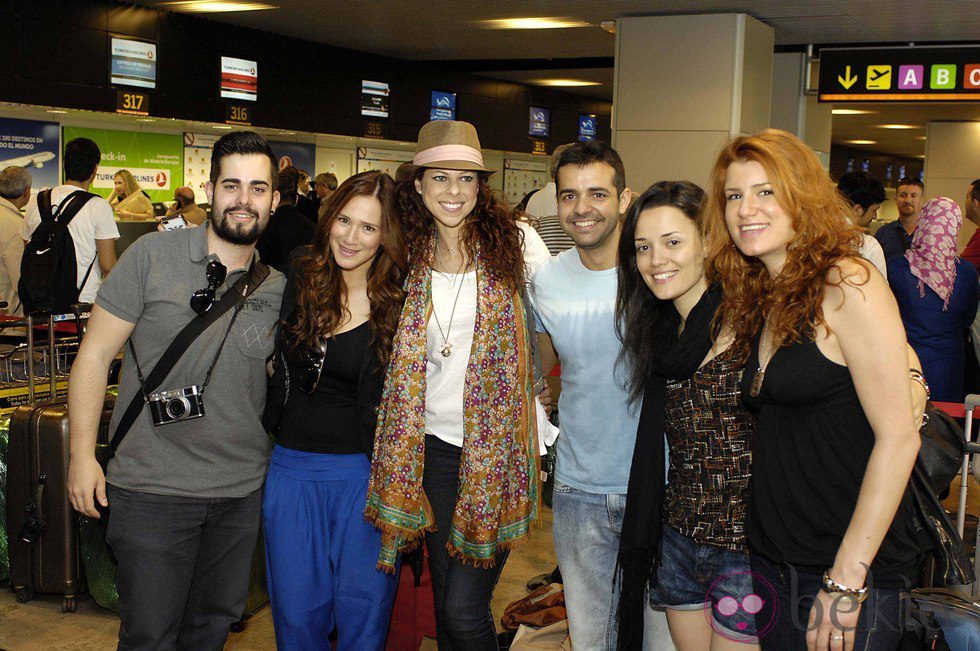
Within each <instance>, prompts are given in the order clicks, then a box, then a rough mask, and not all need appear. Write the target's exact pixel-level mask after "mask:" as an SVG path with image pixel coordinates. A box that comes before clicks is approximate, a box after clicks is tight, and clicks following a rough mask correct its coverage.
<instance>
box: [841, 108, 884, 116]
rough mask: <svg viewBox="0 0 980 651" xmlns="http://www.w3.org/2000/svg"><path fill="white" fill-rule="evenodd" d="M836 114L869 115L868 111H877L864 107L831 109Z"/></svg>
mask: <svg viewBox="0 0 980 651" xmlns="http://www.w3.org/2000/svg"><path fill="white" fill-rule="evenodd" d="M831 113H833V114H834V115H867V114H868V113H876V111H865V110H863V109H834V110H832V111H831Z"/></svg>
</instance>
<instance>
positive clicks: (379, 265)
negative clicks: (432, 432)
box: [291, 170, 408, 363]
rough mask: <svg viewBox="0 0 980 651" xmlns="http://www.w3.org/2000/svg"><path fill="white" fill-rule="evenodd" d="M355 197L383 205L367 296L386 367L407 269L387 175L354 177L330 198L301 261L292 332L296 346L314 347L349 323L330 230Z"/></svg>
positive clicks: (376, 342) (374, 342) (375, 339)
mask: <svg viewBox="0 0 980 651" xmlns="http://www.w3.org/2000/svg"><path fill="white" fill-rule="evenodd" d="M354 197H374V198H376V199H377V200H378V202H379V203H380V204H381V247H380V248H379V249H378V252H377V254H376V255H375V257H374V260H373V261H372V262H371V267H370V269H368V285H367V295H368V300H369V301H370V303H371V317H370V322H371V332H372V335H373V340H372V345H373V346H374V348H375V350H376V352H377V354H378V358H379V359H380V360H381V361H382V362H383V363H384V362H387V361H388V356H389V354H390V353H391V342H392V340H393V339H394V336H395V330H396V329H397V327H398V317H399V315H400V313H401V308H402V303H403V302H404V300H405V292H404V290H403V289H402V283H403V282H404V280H405V274H406V272H407V269H408V264H407V262H406V255H405V243H404V237H403V234H402V228H401V224H400V223H399V221H398V216H397V212H396V211H395V182H394V181H393V180H392V178H391V177H390V176H388V175H387V174H385V173H384V172H379V171H377V170H372V171H369V172H361V173H360V174H355V175H354V176H352V177H350V178H349V179H347V180H346V181H344V182H343V183H342V184H341V185H340V187H339V188H337V190H336V191H335V192H334V193H333V194H331V195H330V197H329V198H328V199H327V208H326V212H325V214H324V215H323V218H322V219H321V220H320V224H319V225H318V226H317V229H316V236H315V237H314V239H313V245H312V246H311V247H310V252H309V253H308V254H306V255H303V256H302V257H300V258H299V259H298V260H297V261H296V269H297V272H298V290H297V306H296V311H297V317H298V318H297V320H296V323H295V324H293V326H292V329H291V332H292V334H293V335H294V336H295V338H296V344H297V345H300V344H305V345H307V346H315V345H316V342H317V341H318V339H319V338H321V337H329V336H330V335H331V334H332V333H333V332H334V331H335V330H336V329H337V328H338V327H339V326H340V325H341V324H342V323H343V322H344V321H346V320H347V319H349V318H350V310H349V308H348V307H347V301H346V297H347V285H346V283H345V282H344V276H343V272H342V270H341V269H340V267H339V266H337V262H336V261H335V260H334V257H333V252H332V251H331V250H330V229H331V228H332V227H333V225H334V222H335V221H337V217H338V216H339V215H340V213H341V211H342V210H343V209H344V206H346V205H347V202H349V201H350V200H351V199H353V198H354Z"/></svg>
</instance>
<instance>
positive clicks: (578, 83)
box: [528, 79, 602, 88]
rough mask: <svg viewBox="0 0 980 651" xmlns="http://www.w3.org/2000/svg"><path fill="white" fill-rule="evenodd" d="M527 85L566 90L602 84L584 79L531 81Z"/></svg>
mask: <svg viewBox="0 0 980 651" xmlns="http://www.w3.org/2000/svg"><path fill="white" fill-rule="evenodd" d="M528 83H531V84H537V85H539V86H565V87H568V88H571V87H575V86H601V85H602V82H598V81H586V80H584V79H532V80H531V81H529V82H528Z"/></svg>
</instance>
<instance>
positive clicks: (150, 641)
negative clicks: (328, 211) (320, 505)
mask: <svg viewBox="0 0 980 651" xmlns="http://www.w3.org/2000/svg"><path fill="white" fill-rule="evenodd" d="M277 169H278V168H277V165H276V161H275V157H274V156H273V154H272V151H271V149H270V148H269V145H268V144H267V143H266V142H265V141H264V140H263V139H262V138H261V137H260V136H259V135H258V134H255V133H252V132H249V131H240V132H235V133H229V134H227V135H226V136H224V137H223V138H221V139H220V140H219V141H218V142H217V143H216V144H215V146H214V151H213V154H212V157H211V178H210V181H209V182H208V184H207V186H206V188H205V192H206V194H207V196H208V200H209V201H210V202H211V204H212V206H213V208H214V217H213V219H212V220H211V222H210V223H209V224H208V225H206V226H203V227H199V228H189V229H185V230H178V231H171V232H162V233H152V234H149V235H145V236H143V237H142V238H140V239H139V240H137V241H136V242H135V243H134V244H133V245H131V246H130V247H129V248H128V249H127V250H126V252H125V254H124V255H123V256H122V258H120V260H119V262H118V263H117V265H116V267H115V268H114V269H113V271H112V273H111V274H109V277H108V278H107V279H106V281H105V282H104V283H103V285H102V287H101V289H100V290H99V294H98V298H97V300H96V304H95V306H94V308H93V309H92V316H91V319H90V320H89V325H88V331H87V333H86V335H85V339H84V340H83V342H82V345H81V348H80V350H79V353H78V357H77V359H76V361H75V363H74V365H73V368H72V373H71V378H70V381H69V388H68V404H69V414H70V416H69V419H70V423H69V424H70V429H71V464H70V467H69V473H68V474H69V477H68V480H69V495H70V497H71V500H72V504H73V505H74V507H75V508H76V509H77V510H78V511H79V512H80V513H83V514H85V515H88V516H91V517H99V510H98V509H97V504H98V505H100V506H102V507H106V506H109V505H110V504H111V518H110V519H109V523H108V530H107V540H108V542H109V545H110V547H111V548H112V550H113V552H114V553H115V555H116V558H117V560H118V562H119V565H118V572H117V582H118V587H119V599H120V608H119V611H120V617H121V620H122V621H121V625H120V629H119V648H120V649H162V648H169V649H173V648H178V649H221V648H222V647H223V646H224V643H225V638H226V637H227V635H228V626H229V624H231V623H233V622H234V621H236V620H237V619H238V618H239V617H240V616H241V614H242V610H243V608H244V605H245V598H246V593H247V590H248V576H249V565H250V563H251V559H252V553H253V551H254V549H255V543H256V539H257V535H258V526H259V513H260V508H261V486H262V482H263V479H264V477H265V471H266V464H267V461H268V456H269V449H270V445H269V439H268V437H267V435H266V433H265V431H264V429H263V427H262V424H261V416H262V410H263V408H264V406H265V392H266V372H265V360H266V358H267V357H268V356H269V355H270V354H271V352H272V349H273V342H274V333H275V326H276V320H277V319H278V316H279V305H280V303H281V301H282V291H283V287H284V285H285V278H284V277H283V276H282V274H280V273H278V272H276V271H271V273H270V274H269V276H268V277H267V278H266V279H265V281H264V282H262V283H261V284H260V285H259V286H258V287H257V288H256V289H254V291H253V292H252V293H251V294H250V295H249V296H248V298H247V299H246V300H245V302H244V304H243V305H242V307H241V309H240V310H235V309H229V310H228V311H227V312H225V313H224V314H223V315H222V316H221V317H220V318H218V320H217V321H215V322H214V323H213V324H211V326H210V327H208V328H207V329H206V330H204V332H203V333H202V334H201V335H200V336H198V337H197V339H195V340H194V342H193V343H192V344H191V345H190V346H189V347H188V349H187V350H186V351H184V353H183V355H182V356H181V357H180V359H179V360H178V362H177V363H176V365H175V366H174V367H173V369H172V370H171V371H170V373H169V374H168V375H167V377H166V378H165V379H164V381H163V383H162V384H161V385H160V386H159V388H158V389H156V390H157V391H165V390H175V389H183V388H185V387H191V386H195V385H196V386H202V385H206V392H205V395H204V400H205V415H204V416H203V417H200V418H194V419H188V420H179V421H177V422H173V423H167V424H163V425H159V424H158V425H155V424H154V419H153V418H152V416H151V413H150V409H149V408H148V407H147V406H146V405H143V408H142V412H141V413H140V414H139V416H138V417H137V418H136V420H135V422H134V423H133V425H132V427H131V428H130V429H129V430H128V432H127V434H126V436H125V438H124V439H123V440H122V442H121V444H120V445H119V447H118V449H117V451H116V455H115V457H114V458H113V459H112V460H111V461H110V463H109V468H108V478H106V477H104V476H103V473H102V469H101V467H100V466H99V464H98V462H97V461H96V458H95V442H96V438H97V430H98V424H99V417H100V414H101V412H102V405H103V400H104V396H105V388H106V379H107V373H108V369H109V364H110V363H111V361H112V359H113V358H114V357H115V356H116V354H117V353H118V351H119V350H120V349H121V348H122V347H123V345H124V344H126V342H127V340H128V341H129V343H131V344H132V348H130V347H128V346H127V348H126V354H125V358H124V360H123V368H122V374H121V380H120V386H119V398H120V399H119V403H118V409H117V410H116V411H115V413H114V414H113V418H112V423H111V425H110V431H112V432H115V430H116V428H117V426H118V425H119V421H120V419H121V418H122V414H123V412H124V411H125V409H126V406H127V405H128V404H129V402H130V400H131V399H132V398H133V396H135V395H137V394H138V393H139V392H141V391H142V387H141V382H140V380H139V379H138V376H137V366H136V362H135V361H134V358H133V353H132V350H133V349H135V351H136V359H137V360H138V362H139V368H140V369H142V373H143V375H144V376H146V375H148V374H149V373H150V370H151V369H152V368H153V367H154V366H155V365H156V363H157V362H158V361H159V359H160V358H161V356H162V355H163V352H164V351H165V350H166V349H167V347H168V346H169V345H170V343H171V342H172V341H173V340H174V337H175V336H176V335H177V333H178V332H180V331H181V330H182V329H183V328H184V326H185V325H187V324H188V323H189V322H191V320H192V319H194V318H195V317H196V316H197V313H198V311H199V310H202V309H203V307H202V305H201V302H200V301H199V300H198V301H197V302H196V303H195V307H196V308H197V310H195V309H192V306H191V301H190V298H191V295H192V294H194V293H195V291H196V290H199V289H202V288H204V289H208V288H209V287H210V291H212V292H213V291H214V290H215V289H217V292H216V297H215V301H214V303H217V301H218V300H220V298H221V296H222V295H223V294H224V292H227V291H232V287H233V286H234V284H235V283H236V282H237V281H238V280H239V278H241V277H242V275H243V274H246V273H248V270H249V268H250V266H251V265H252V263H253V261H254V260H256V259H257V255H258V254H257V253H256V252H255V243H256V242H257V240H258V238H259V235H261V233H262V231H263V230H264V229H265V227H266V224H268V221H269V215H270V214H271V212H272V211H273V210H275V208H276V205H277V204H278V202H279V193H278V192H276V191H275V188H276V176H277ZM214 261H216V262H219V263H220V264H221V265H223V266H224V267H225V268H226V269H227V274H226V279H225V280H224V282H223V283H221V284H220V286H218V287H215V285H217V283H218V282H220V281H218V280H217V279H216V276H215V274H214V273H213V270H214V269H215V268H217V267H216V265H215V264H214ZM209 264H211V268H212V273H211V275H210V277H209V274H208V267H209ZM205 304H206V303H205ZM211 309H213V307H212V308H211ZM236 312H237V314H236ZM219 351H220V353H219ZM210 368H213V373H212V374H211V375H210V380H209V381H207V380H206V377H207V376H208V370H209V369H210ZM107 482H108V489H107V486H106V483H107Z"/></svg>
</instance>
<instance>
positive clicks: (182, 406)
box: [167, 398, 191, 420]
mask: <svg viewBox="0 0 980 651" xmlns="http://www.w3.org/2000/svg"><path fill="white" fill-rule="evenodd" d="M190 408H191V405H190V403H189V402H187V398H174V399H172V400H168V401H167V415H168V416H170V418H171V419H173V420H180V419H181V418H183V417H184V416H186V415H187V412H188V411H190Z"/></svg>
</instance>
